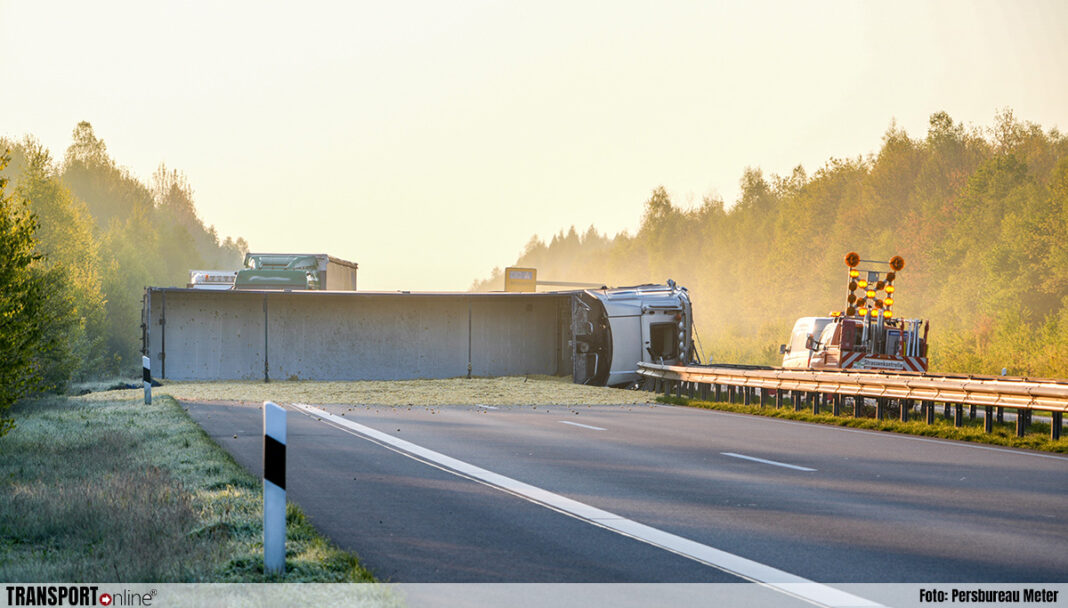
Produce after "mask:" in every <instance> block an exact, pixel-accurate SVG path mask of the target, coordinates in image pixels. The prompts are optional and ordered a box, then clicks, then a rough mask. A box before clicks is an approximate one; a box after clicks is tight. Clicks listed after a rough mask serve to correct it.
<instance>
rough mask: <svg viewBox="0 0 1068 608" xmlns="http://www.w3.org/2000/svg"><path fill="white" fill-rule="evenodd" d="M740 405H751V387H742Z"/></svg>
mask: <svg viewBox="0 0 1068 608" xmlns="http://www.w3.org/2000/svg"><path fill="white" fill-rule="evenodd" d="M742 403H743V404H744V405H752V404H753V387H751V386H743V387H742Z"/></svg>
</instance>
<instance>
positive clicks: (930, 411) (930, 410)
mask: <svg viewBox="0 0 1068 608" xmlns="http://www.w3.org/2000/svg"><path fill="white" fill-rule="evenodd" d="M934 410H935V403H934V401H924V402H923V418H924V421H925V422H927V424H934Z"/></svg>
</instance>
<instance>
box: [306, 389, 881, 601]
mask: <svg viewBox="0 0 1068 608" xmlns="http://www.w3.org/2000/svg"><path fill="white" fill-rule="evenodd" d="M293 407H295V408H297V409H298V410H301V411H303V412H304V413H305V414H307V415H308V416H310V417H313V418H316V419H318V420H325V421H329V422H331V423H332V424H334V425H337V426H338V427H342V428H344V429H347V430H348V431H349V432H351V433H353V434H356V435H359V436H362V437H364V438H366V439H369V440H371V441H374V442H376V443H379V444H381V445H383V446H384V447H387V448H389V449H395V450H397V451H400V452H401V453H403V454H405V455H407V456H409V457H411V458H414V459H416V460H419V461H421V462H425V463H427V464H430V465H432V466H437V467H440V468H444V469H446V470H449V471H450V472H452V473H455V474H457V475H461V476H464V477H468V478H470V479H474V480H476V481H479V482H481V483H485V484H487V485H491V486H494V487H496V488H498V489H500V490H503V491H505V492H508V493H509V494H513V495H515V496H518V497H520V498H524V499H526V500H529V501H531V502H534V503H537V504H540V505H542V506H544V507H547V508H550V509H553V510H555V511H559V512H560V513H564V514H565V515H570V516H572V517H575V518H576V519H580V520H583V521H586V522H588V523H591V524H594V525H596V526H599V527H601V528H604V529H607V530H611V531H612V532H616V533H618V534H622V535H623V536H627V537H630V538H633V539H635V540H638V541H641V542H644V543H647V544H650V545H652V546H654V547H659V548H661V549H664V550H666V551H670V552H672V553H675V554H676V555H680V556H682V557H686V558H689V559H692V560H694V561H696V562H699V563H702V564H705V565H707V566H711V567H713V568H716V569H718V570H722V571H724V572H727V573H728V574H732V575H734V576H737V577H739V578H743V579H745V580H748V581H752V582H754V583H759V584H761V585H764V586H766V587H768V588H769V589H773V590H775V591H779V592H781V593H785V594H787V595H790V596H792V597H796V598H799V599H802V600H805V601H809V602H813V603H816V604H819V605H822V606H829V607H832V608H845V607H847V606H848V607H858V608H860V607H874V606H881V604H877V603H875V602H872V601H871V600H866V599H864V598H862V597H858V596H856V595H852V594H850V593H846V592H845V591H842V590H840V589H835V588H834V587H830V586H828V585H824V584H823V583H817V582H815V581H810V580H808V579H806V578H803V577H800V576H797V575H796V574H791V573H789V572H786V571H784V570H779V569H777V568H773V567H771V566H768V565H766V564H762V563H760V562H756V561H753V560H751V559H747V558H744V557H742V556H740V555H734V554H733V553H728V552H726V551H723V550H720V549H716V548H715V547H710V546H708V545H704V544H701V543H698V542H696V541H693V540H690V539H688V538H683V537H681V536H677V535H675V534H672V533H670V532H665V531H663V530H659V529H657V528H653V527H651V526H647V525H645V524H642V523H639V522H636V521H633V520H630V519H627V518H625V517H621V516H619V515H616V514H615V513H610V512H608V511H604V510H602V509H598V508H597V507H593V506H591V505H588V504H585V503H582V502H579V501H577V500H572V499H570V498H567V497H566V496H561V495H559V494H556V493H553V492H549V491H548V490H544V489H542V488H539V487H537V486H532V485H530V484H527V483H524V482H522V481H518V480H516V479H512V478H510V477H505V476H504V475H501V474H499V473H494V472H493V471H489V470H486V469H483V468H481V467H478V466H475V465H473V464H469V463H467V462H464V461H462V460H457V459H456V458H453V457H451V456H446V455H445V454H442V453H440V452H435V451H434V450H430V449H427V448H424V447H422V446H420V445H416V444H414V443H412V442H410V441H405V440H403V439H399V438H397V437H394V436H393V435H389V434H387V433H383V432H381V431H377V430H375V429H373V428H371V427H368V426H364V425H362V424H359V423H356V422H352V421H351V420H347V419H345V418H342V417H340V416H335V415H333V414H331V413H329V412H327V411H326V410H323V409H320V408H317V407H314V406H310V405H306V404H303V403H294V404H293Z"/></svg>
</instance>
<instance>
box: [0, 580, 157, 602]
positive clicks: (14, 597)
mask: <svg viewBox="0 0 1068 608" xmlns="http://www.w3.org/2000/svg"><path fill="white" fill-rule="evenodd" d="M6 589H7V605H8V606H148V607H151V606H152V600H154V599H155V598H156V590H155V589H153V590H151V591H149V592H148V593H136V592H133V591H131V590H129V589H124V590H122V591H120V592H117V593H116V592H113V593H106V592H102V591H100V587H98V586H94V585H7V587H6Z"/></svg>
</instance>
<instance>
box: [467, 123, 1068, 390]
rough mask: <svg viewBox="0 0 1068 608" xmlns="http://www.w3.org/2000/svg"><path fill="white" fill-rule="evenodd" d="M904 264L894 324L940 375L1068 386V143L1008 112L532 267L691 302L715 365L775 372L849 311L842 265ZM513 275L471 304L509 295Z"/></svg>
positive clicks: (574, 247) (524, 261) (898, 137)
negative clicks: (913, 326)
mask: <svg viewBox="0 0 1068 608" xmlns="http://www.w3.org/2000/svg"><path fill="white" fill-rule="evenodd" d="M849 251H857V252H859V253H860V254H861V257H863V258H865V259H878V260H882V259H885V260H889V259H890V257H892V256H894V255H900V256H903V257H904V259H905V260H906V267H905V269H904V270H903V271H902V272H901V273H899V275H898V280H897V281H896V283H895V285H896V286H897V287H898V291H897V293H896V294H895V299H896V300H897V302H896V303H895V305H894V310H895V313H897V314H898V315H899V316H904V317H907V318H923V319H929V320H930V323H931V325H930V357H931V369H932V371H943V372H968V373H982V374H997V373H1000V372H1001V370H1002V369H1003V368H1004V369H1007V371H1008V373H1009V374H1014V375H1029V376H1051V377H1062V378H1063V377H1068V138H1066V137H1065V136H1064V135H1063V134H1061V133H1060V132H1059V131H1058V130H1057V129H1049V130H1043V129H1042V127H1040V126H1039V125H1036V124H1033V123H1030V122H1026V121H1021V120H1018V119H1017V118H1016V117H1015V116H1014V114H1013V112H1012V111H1011V110H1004V111H1002V112H1000V113H999V114H998V115H997V116H996V117H995V120H994V124H993V125H992V126H990V127H985V128H982V127H966V126H964V125H963V124H961V123H959V122H955V121H954V120H953V119H952V118H951V117H950V116H949V115H947V114H946V113H945V112H939V113H936V114H933V115H932V116H931V117H930V121H929V127H928V130H927V133H926V135H925V136H924V137H922V138H914V137H911V136H909V135H908V134H907V133H906V132H905V131H904V130H902V129H901V128H899V127H897V126H896V125H893V124H891V126H890V128H889V129H888V130H887V131H886V133H885V134H884V136H883V139H882V143H881V146H880V148H879V150H878V151H877V152H875V153H873V154H871V155H868V156H861V157H856V158H845V159H839V158H832V159H830V160H828V161H827V162H826V163H825V164H824V165H823V166H822V167H820V168H819V169H817V170H816V171H815V172H814V173H812V174H811V175H810V174H809V173H808V172H807V171H805V169H804V168H803V167H800V166H798V167H797V168H795V169H794V170H793V171H792V172H791V173H790V174H789V175H786V176H779V175H771V176H766V175H764V173H763V172H762V171H761V170H760V169H755V168H750V169H747V170H746V171H745V172H744V174H743V175H742V177H741V194H740V196H739V198H738V200H737V201H736V202H735V204H733V205H731V206H730V207H729V208H728V207H727V206H726V205H724V202H723V201H722V200H721V199H719V198H717V197H713V196H708V197H705V198H704V199H703V201H702V204H700V205H699V206H697V207H696V208H688V209H684V208H680V207H679V206H676V205H675V204H674V203H673V202H672V201H671V199H670V197H669V195H668V193H667V191H666V190H665V189H664V188H663V187H659V188H656V189H655V190H654V191H653V192H652V195H651V196H650V198H649V199H648V200H647V201H646V202H645V210H644V214H643V216H642V218H641V224H640V227H639V229H638V231H637V233H636V234H630V233H628V232H624V233H621V234H618V235H616V236H614V237H609V236H607V235H603V234H601V233H599V232H598V231H597V230H596V229H595V228H594V227H593V226H591V227H590V228H589V229H588V230H587V231H585V232H584V233H579V232H578V231H576V230H575V228H574V227H572V228H571V229H570V230H568V231H567V232H563V231H561V232H560V233H558V234H556V235H555V236H553V237H552V239H551V240H550V241H549V242H548V243H546V242H544V241H543V240H541V239H539V238H537V237H536V236H535V237H533V238H531V240H530V241H529V242H528V243H527V245H526V247H525V249H524V251H523V253H522V254H521V255H520V256H519V258H518V259H517V260H516V262H515V264H514V265H515V266H530V267H536V268H537V269H538V276H539V277H540V278H545V279H548V280H570V281H594V282H605V283H607V284H610V285H633V284H639V283H647V282H663V281H665V280H667V279H668V278H669V277H670V278H673V279H675V280H676V281H677V282H678V283H679V284H680V285H685V286H687V287H688V288H689V290H690V292H691V295H692V296H693V299H694V302H695V303H694V308H695V317H696V323H697V329H698V337H699V338H700V343H701V346H702V349H703V352H704V358H705V360H711V361H717V362H724V363H752V364H764V365H774V364H776V363H777V362H779V361H781V359H780V355H779V354H778V346H779V344H781V343H783V342H785V341H786V340H787V337H788V334H789V332H790V330H791V328H792V325H793V322H794V321H795V320H796V319H797V318H799V317H802V316H822V315H826V314H828V312H830V311H835V310H843V309H844V308H845V306H846V304H845V297H846V294H847V291H846V282H847V281H846V272H847V267H846V266H845V264H844V262H843V257H844V256H845V254H846V253H847V252H849ZM502 288H503V279H502V274H501V271H500V270H499V269H496V270H494V272H493V274H492V275H491V276H490V277H489V278H488V279H486V280H483V281H476V282H475V284H474V285H473V286H472V289H476V290H490V289H502Z"/></svg>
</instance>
